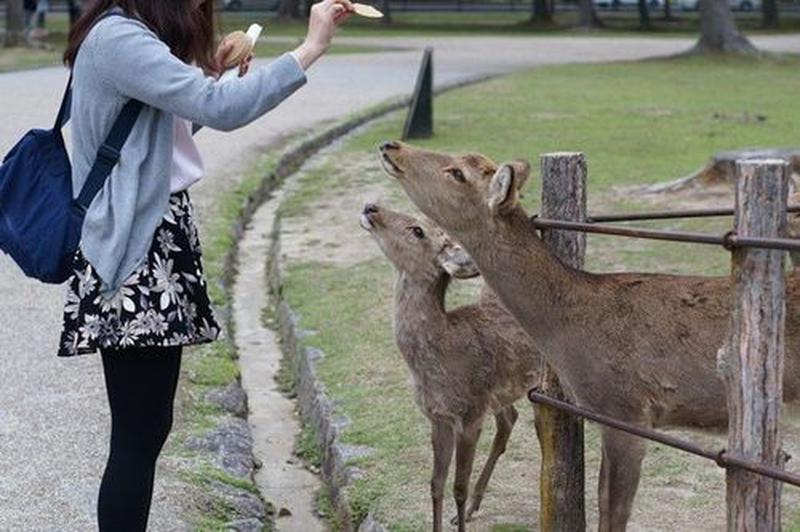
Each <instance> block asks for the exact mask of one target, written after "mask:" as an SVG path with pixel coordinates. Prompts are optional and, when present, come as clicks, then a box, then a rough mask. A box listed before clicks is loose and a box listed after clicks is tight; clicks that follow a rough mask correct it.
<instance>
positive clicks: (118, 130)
mask: <svg viewBox="0 0 800 532" xmlns="http://www.w3.org/2000/svg"><path fill="white" fill-rule="evenodd" d="M143 106H144V104H143V103H142V102H140V101H139V100H129V101H128V103H126V104H125V107H123V108H122V111H120V113H119V116H118V117H117V120H116V121H115V122H114V126H113V127H112V128H111V132H110V133H109V134H108V137H106V141H105V142H104V143H103V144H102V145H101V146H100V149H98V150H97V158H96V159H95V161H94V164H93V165H92V169H91V170H90V171H89V176H88V177H87V178H86V183H84V185H83V188H82V189H81V193H80V194H79V195H78V198H77V199H76V200H75V203H76V204H77V205H78V206H79V207H80V208H81V209H82V210H83V211H84V212H86V210H87V209H88V208H89V204H91V203H92V200H93V199H94V197H95V196H96V195H97V193H98V192H99V191H100V189H101V188H103V185H104V184H105V181H106V179H107V178H108V176H109V175H111V171H112V170H113V169H114V166H116V164H117V163H118V162H119V157H120V152H121V151H122V146H123V145H124V144H125V141H126V140H128V136H130V134H131V131H132V130H133V125H134V124H135V123H136V119H137V118H139V113H140V112H141V110H142V107H143Z"/></svg>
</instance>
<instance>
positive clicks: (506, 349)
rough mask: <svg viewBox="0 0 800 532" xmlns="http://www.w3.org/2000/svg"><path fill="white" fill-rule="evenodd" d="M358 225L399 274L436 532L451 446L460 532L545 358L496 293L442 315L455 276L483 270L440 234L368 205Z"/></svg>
mask: <svg viewBox="0 0 800 532" xmlns="http://www.w3.org/2000/svg"><path fill="white" fill-rule="evenodd" d="M361 224H362V226H363V227H364V229H366V230H367V231H369V232H370V234H372V236H373V237H374V238H375V240H376V241H377V242H378V245H379V246H380V248H381V249H382V250H383V252H384V254H385V255H386V257H387V258H388V259H389V260H390V261H391V262H392V264H393V265H394V266H395V269H396V270H397V282H396V285H395V316H394V328H395V330H394V333H395V341H396V343H397V346H398V348H399V349H400V352H401V353H402V354H403V358H404V359H405V361H406V363H407V364H408V367H409V369H410V370H411V374H412V376H413V378H414V385H415V392H416V400H417V404H418V405H419V407H420V409H421V410H422V412H423V413H424V414H425V416H426V417H427V418H428V419H429V420H430V422H431V428H432V431H431V436H432V442H431V443H432V446H433V454H434V467H433V475H432V479H431V496H432V499H433V529H434V530H436V531H438V530H441V526H442V499H443V496H444V485H445V481H446V479H447V470H448V466H449V462H450V459H451V456H452V454H453V448H454V447H455V449H456V475H455V484H454V490H453V491H454V496H455V500H456V505H457V507H458V515H457V516H456V518H455V520H454V524H458V525H459V530H464V526H465V525H464V523H465V521H466V520H468V519H469V518H470V517H471V515H472V514H473V512H475V511H477V510H478V508H479V507H480V504H481V500H482V498H483V494H484V491H485V489H486V485H487V484H488V482H489V478H490V476H491V474H492V471H493V469H494V466H495V463H496V462H497V459H498V458H499V457H500V455H502V454H503V452H504V451H505V447H506V442H507V441H508V438H509V436H510V434H511V430H512V428H513V426H514V423H515V422H516V420H517V417H518V414H517V411H516V409H515V408H514V402H515V401H517V400H518V399H520V398H521V397H523V396H524V395H525V393H526V392H527V391H528V389H530V388H531V387H532V386H534V385H535V384H536V377H537V375H538V373H539V364H540V363H541V357H540V355H539V353H538V352H537V350H536V348H535V346H534V345H533V343H532V342H531V340H530V337H529V336H528V335H527V334H526V333H525V331H523V330H522V328H521V327H520V326H519V324H518V323H517V322H516V320H515V319H514V318H513V317H512V316H511V315H510V314H509V313H508V311H506V310H505V309H504V308H503V307H502V305H500V303H499V301H498V300H497V297H496V296H495V295H494V293H492V292H491V291H490V290H484V292H483V294H482V297H481V300H480V302H478V303H477V304H474V305H465V306H462V307H459V308H456V309H453V310H449V311H448V310H445V293H446V291H447V287H448V285H449V283H450V280H451V277H457V278H466V277H474V276H476V275H477V268H476V267H475V266H474V264H473V263H472V260H471V259H470V258H469V256H468V255H467V254H466V253H465V252H464V251H463V249H462V248H461V247H460V246H457V245H455V244H454V243H453V242H451V241H450V239H449V238H448V237H447V235H445V234H444V232H442V231H441V229H438V228H437V227H435V226H433V225H431V224H429V223H426V222H423V221H420V220H417V219H415V218H413V217H411V216H408V215H405V214H402V213H397V212H393V211H390V210H388V209H385V208H382V207H377V206H375V205H368V206H367V207H365V210H364V213H363V214H362V219H361ZM415 231H416V234H415ZM489 413H494V414H495V420H496V423H497V433H496V435H495V439H494V442H493V444H492V449H491V452H490V454H489V458H488V460H487V462H486V465H485V466H484V469H483V471H482V473H481V475H480V478H479V480H478V482H477V483H476V487H475V493H474V494H473V497H472V504H471V505H470V508H469V511H465V504H466V500H467V492H468V484H469V477H470V474H471V471H472V462H473V458H474V455H475V446H476V444H477V443H478V438H479V436H480V432H481V427H482V426H483V420H484V417H485V416H486V415H487V414H489Z"/></svg>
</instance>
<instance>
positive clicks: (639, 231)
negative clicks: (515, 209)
mask: <svg viewBox="0 0 800 532" xmlns="http://www.w3.org/2000/svg"><path fill="white" fill-rule="evenodd" d="M531 223H532V224H533V226H534V227H535V228H536V229H565V230H569V231H581V232H584V233H599V234H603V235H617V236H627V237H632V238H645V239H650V240H670V241H673V242H692V243H695V244H709V245H717V246H722V247H724V248H725V249H728V250H731V249H734V248H741V247H751V248H763V249H782V250H785V251H800V239H793V238H754V237H743V236H738V235H737V234H736V233H735V232H733V231H729V232H728V233H726V234H724V235H709V234H706V233H692V232H688V231H673V230H668V229H644V228H641V227H624V226H622V227H621V226H617V225H605V224H598V223H589V222H565V221H562V220H551V219H548V218H539V217H538V216H534V217H532V218H531Z"/></svg>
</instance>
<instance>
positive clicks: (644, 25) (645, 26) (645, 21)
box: [639, 0, 652, 30]
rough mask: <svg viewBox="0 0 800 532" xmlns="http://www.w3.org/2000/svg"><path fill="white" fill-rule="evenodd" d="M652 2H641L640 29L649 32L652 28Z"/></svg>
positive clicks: (645, 0)
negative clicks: (649, 3)
mask: <svg viewBox="0 0 800 532" xmlns="http://www.w3.org/2000/svg"><path fill="white" fill-rule="evenodd" d="M649 1H650V0H639V29H642V30H649V29H651V28H652V26H651V25H650V6H649V5H648V2H649Z"/></svg>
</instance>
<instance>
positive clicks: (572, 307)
mask: <svg viewBox="0 0 800 532" xmlns="http://www.w3.org/2000/svg"><path fill="white" fill-rule="evenodd" d="M380 151H381V159H382V161H383V164H384V168H385V170H386V171H387V172H388V173H389V174H391V175H392V176H394V177H395V178H396V179H397V180H398V182H399V183H400V184H401V186H402V187H403V189H404V190H405V191H406V193H407V194H408V195H409V196H410V197H411V199H412V200H413V201H414V203H416V205H417V206H418V207H419V208H420V210H421V211H422V212H423V213H424V214H425V215H427V216H429V217H430V218H431V219H432V220H433V221H435V222H436V223H438V224H439V225H441V227H442V228H443V229H444V230H445V231H447V232H448V233H449V234H450V235H452V236H453V237H454V238H456V239H457V240H458V241H459V242H460V243H461V244H463V246H464V247H465V248H466V250H467V251H468V252H469V254H470V255H471V256H472V257H473V259H474V260H475V263H476V264H477V265H478V268H479V270H480V272H481V274H482V275H483V277H484V279H485V281H486V283H487V284H488V285H489V287H490V288H492V290H494V291H495V292H496V293H497V295H498V297H499V298H500V300H501V302H502V303H503V305H504V306H505V307H506V308H507V309H508V310H509V311H510V312H511V313H512V314H513V315H514V316H515V317H516V318H517V319H518V320H519V322H520V324H521V325H522V327H523V328H524V329H525V330H526V331H527V332H528V333H529V334H530V336H531V338H532V339H533V341H534V342H535V343H536V345H537V346H539V348H540V349H541V352H542V356H543V357H545V358H546V360H547V361H548V362H549V364H550V365H551V366H552V367H553V368H554V369H555V371H556V373H557V375H558V377H559V380H560V381H561V383H562V385H563V387H564V389H565V391H566V392H567V394H568V395H569V396H570V397H571V398H572V399H573V400H574V401H576V402H577V404H579V405H581V406H584V407H587V408H590V409H592V410H595V411H597V412H602V413H605V414H608V415H610V416H612V417H615V418H618V419H621V420H624V421H628V422H632V423H638V424H641V425H645V426H664V425H691V426H712V425H717V426H723V425H725V424H726V423H727V415H728V412H727V406H726V395H725V387H724V382H723V380H722V379H721V378H720V377H719V376H718V374H717V371H716V362H717V361H716V354H717V351H718V350H719V348H720V347H721V346H722V344H723V341H724V340H725V336H726V334H727V331H728V330H729V325H730V323H729V319H730V308H731V297H732V296H731V290H732V287H731V280H730V278H728V277H720V278H712V277H693V276H679V275H657V274H642V273H620V274H591V273H587V272H583V271H579V270H575V269H572V268H570V267H568V266H566V265H565V264H563V263H562V262H561V261H559V260H558V259H557V258H556V257H555V255H553V254H552V252H550V250H549V249H548V248H547V246H546V245H545V244H544V243H543V242H542V240H541V239H540V238H539V236H538V234H537V232H536V231H535V229H534V228H533V227H532V225H531V223H530V221H529V219H528V216H527V215H526V213H525V211H524V210H523V208H522V207H521V206H520V205H519V203H518V198H519V190H520V189H521V187H522V185H523V183H524V182H525V180H526V179H527V178H528V175H529V170H530V169H529V165H528V163H526V162H521V161H514V162H511V163H508V164H503V165H501V166H499V167H498V166H497V165H496V164H495V163H493V162H492V161H491V160H489V159H487V158H485V157H483V156H480V155H466V156H451V155H445V154H438V153H433V152H427V151H423V150H418V149H414V148H411V147H410V146H407V145H405V144H401V143H397V142H392V143H386V144H384V145H383V146H382V147H381V149H380ZM799 284H800V283H798V279H797V278H796V277H794V276H792V277H790V278H789V279H787V296H788V297H787V318H786V346H787V347H786V355H787V356H786V361H785V373H784V398H785V399H787V400H788V399H794V398H796V397H797V396H798V384H800V383H799V382H798V381H800V364H798V361H797V353H798V347H800V346H799V345H798V342H799V341H800V335H798V331H800V308H798V297H797V296H798V285H799ZM602 447H603V455H602V460H601V468H600V480H599V484H600V486H599V505H600V509H599V510H600V512H599V513H600V530H601V531H603V532H606V531H615V532H616V531H621V530H625V527H626V524H627V522H628V518H629V516H630V511H631V506H632V503H633V498H634V496H635V494H636V489H637V486H638V483H639V476H640V472H641V462H642V458H643V457H644V454H645V442H644V440H642V439H639V438H636V437H634V436H630V435H627V434H625V433H622V432H619V431H615V430H612V429H607V428H603V429H602Z"/></svg>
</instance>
